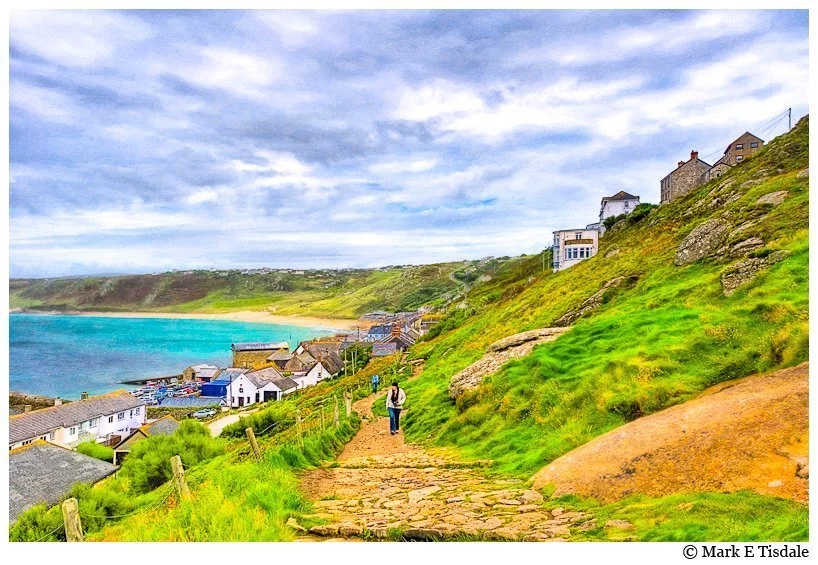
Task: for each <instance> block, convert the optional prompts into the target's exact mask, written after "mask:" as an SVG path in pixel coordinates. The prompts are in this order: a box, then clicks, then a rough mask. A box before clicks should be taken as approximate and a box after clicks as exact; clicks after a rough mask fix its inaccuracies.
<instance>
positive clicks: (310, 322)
mask: <svg viewBox="0 0 818 565" xmlns="http://www.w3.org/2000/svg"><path fill="white" fill-rule="evenodd" d="M15 313H18V314H52V315H54V314H57V315H65V316H85V317H98V318H164V319H188V320H229V321H234V322H254V323H261V324H276V325H280V326H281V325H284V326H300V327H305V328H314V329H321V330H330V331H347V332H351V331H353V330H355V329H356V328H361V329H364V327H365V324H364V323H362V322H361V321H359V320H349V319H336V318H319V317H316V316H295V315H289V316H285V315H281V314H271V313H269V312H258V311H252V310H243V311H238V312H225V313H220V314H205V313H196V312H191V313H182V312H78V311H67V312H56V311H54V312H46V311H43V312H32V311H25V310H22V309H19V308H13V309H11V310H9V314H15Z"/></svg>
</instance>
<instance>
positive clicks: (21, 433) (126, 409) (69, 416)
mask: <svg viewBox="0 0 818 565" xmlns="http://www.w3.org/2000/svg"><path fill="white" fill-rule="evenodd" d="M146 412H147V406H146V405H145V401H143V400H140V399H139V398H137V397H135V396H133V395H132V394H131V393H129V392H128V391H126V390H118V391H116V392H111V393H108V394H101V395H98V396H91V397H89V396H88V395H87V393H83V394H82V399H81V400H78V401H76V402H70V403H67V404H63V403H62V402H61V401H60V400H59V399H58V400H57V404H56V405H55V406H52V407H50V408H43V409H42V410H34V411H32V412H24V413H23V414H17V415H15V416H11V417H10V418H9V449H14V448H16V447H22V446H24V445H28V444H30V443H32V442H33V441H35V440H38V439H41V440H43V441H47V442H50V443H54V444H57V445H61V446H63V447H69V448H73V447H75V446H76V445H77V444H79V443H82V442H84V441H88V440H94V441H96V442H109V441H113V440H114V439H116V441H119V438H120V437H124V436H126V435H128V434H129V433H131V430H134V429H136V428H138V427H139V426H141V425H142V424H144V423H145V420H146Z"/></svg>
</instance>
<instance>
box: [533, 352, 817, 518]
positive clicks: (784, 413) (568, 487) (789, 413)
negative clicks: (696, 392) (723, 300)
mask: <svg viewBox="0 0 818 565" xmlns="http://www.w3.org/2000/svg"><path fill="white" fill-rule="evenodd" d="M808 422H809V365H808V363H803V364H801V365H799V366H797V367H793V368H789V369H782V370H780V371H777V372H774V373H770V374H764V375H753V376H751V377H747V378H744V379H740V380H736V381H730V382H727V383H722V384H720V385H717V386H715V387H712V388H711V389H709V390H707V391H705V392H704V393H703V394H702V396H700V397H699V398H696V399H694V400H691V401H689V402H686V403H684V404H681V405H678V406H673V407H671V408H668V409H667V410H664V411H662V412H658V413H656V414H653V415H650V416H646V417H644V418H640V419H639V420H636V421H634V422H630V423H628V424H626V425H624V426H622V427H620V428H617V429H615V430H613V431H611V432H608V433H606V434H604V435H602V436H599V437H598V438H596V439H594V440H592V441H590V442H589V443H587V444H585V445H583V446H581V447H579V448H577V449H575V450H573V451H571V452H569V453H567V454H565V455H563V456H562V457H560V458H558V459H556V460H555V461H553V462H552V463H551V464H549V465H548V466H547V467H545V468H543V469H542V470H540V471H539V472H538V473H537V474H536V475H534V479H533V480H534V488H535V489H540V488H542V487H543V486H545V485H547V484H553V485H554V486H555V487H556V490H555V493H554V494H555V495H557V496H559V495H563V494H567V493H572V494H577V495H580V496H589V497H593V498H597V499H598V500H600V501H603V502H608V501H613V500H618V499H621V498H624V497H626V496H630V495H634V494H646V495H649V496H663V495H667V494H671V493H676V492H689V491H719V492H733V491H738V490H743V489H751V490H755V491H757V492H759V493H762V494H767V495H772V496H778V497H783V498H790V499H793V500H796V501H799V502H803V503H806V502H807V501H808V497H809V484H808V483H809V481H808V479H807V478H806V477H808V473H809V471H808V467H807V464H808V463H807V461H808V459H807V454H808V445H809V431H808Z"/></svg>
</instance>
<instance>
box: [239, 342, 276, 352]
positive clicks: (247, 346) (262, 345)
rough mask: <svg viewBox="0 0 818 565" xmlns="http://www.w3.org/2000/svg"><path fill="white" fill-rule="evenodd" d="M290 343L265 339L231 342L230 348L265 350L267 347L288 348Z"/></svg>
mask: <svg viewBox="0 0 818 565" xmlns="http://www.w3.org/2000/svg"><path fill="white" fill-rule="evenodd" d="M289 348H290V344H289V343H287V342H286V341H279V342H273V341H266V342H256V343H232V344H230V349H232V350H233V351H266V350H268V349H270V350H272V349H289Z"/></svg>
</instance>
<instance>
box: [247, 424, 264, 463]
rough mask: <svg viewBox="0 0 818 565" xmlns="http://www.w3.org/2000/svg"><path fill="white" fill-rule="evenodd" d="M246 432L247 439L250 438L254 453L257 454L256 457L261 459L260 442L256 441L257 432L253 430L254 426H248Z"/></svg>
mask: <svg viewBox="0 0 818 565" xmlns="http://www.w3.org/2000/svg"><path fill="white" fill-rule="evenodd" d="M244 432H245V433H246V434H247V439H249V440H250V447H252V448H253V453H255V454H256V458H257V459H261V450H260V449H259V448H258V442H257V441H256V434H255V433H254V432H253V428H247V429H246V430H244Z"/></svg>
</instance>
